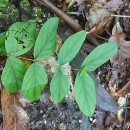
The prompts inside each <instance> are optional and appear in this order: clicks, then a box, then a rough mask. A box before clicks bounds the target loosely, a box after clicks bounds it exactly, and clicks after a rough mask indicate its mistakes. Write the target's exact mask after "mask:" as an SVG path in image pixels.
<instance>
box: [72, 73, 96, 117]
mask: <svg viewBox="0 0 130 130" xmlns="http://www.w3.org/2000/svg"><path fill="white" fill-rule="evenodd" d="M74 96H75V99H76V102H77V104H78V106H79V108H80V110H81V111H82V112H83V114H84V115H85V116H89V117H90V116H92V115H93V113H94V111H95V107H96V91H95V85H94V82H93V80H92V79H91V77H90V76H89V75H88V74H87V73H86V72H84V71H81V72H79V73H78V74H77V76H76V80H75V84H74Z"/></svg>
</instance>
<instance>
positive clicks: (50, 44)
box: [34, 17, 58, 60]
mask: <svg viewBox="0 0 130 130" xmlns="http://www.w3.org/2000/svg"><path fill="white" fill-rule="evenodd" d="M57 27H58V18H57V17H55V18H51V19H49V20H48V21H47V22H46V23H45V24H44V25H43V26H42V28H41V30H40V32H39V35H38V37H37V40H36V43H35V47H34V58H35V59H37V60H44V59H47V58H48V57H50V56H51V55H52V54H53V53H54V51H55V50H56V41H57Z"/></svg>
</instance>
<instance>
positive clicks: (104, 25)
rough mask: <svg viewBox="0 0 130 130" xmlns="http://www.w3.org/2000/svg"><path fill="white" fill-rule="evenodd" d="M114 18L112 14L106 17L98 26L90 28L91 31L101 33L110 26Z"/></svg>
mask: <svg viewBox="0 0 130 130" xmlns="http://www.w3.org/2000/svg"><path fill="white" fill-rule="evenodd" d="M112 19H113V17H111V16H110V17H109V18H107V19H105V20H104V21H102V22H101V23H100V24H99V25H98V26H95V27H94V28H92V29H91V30H90V33H94V34H98V35H101V34H102V33H103V32H104V31H105V29H106V28H107V27H108V26H110V24H111V21H112Z"/></svg>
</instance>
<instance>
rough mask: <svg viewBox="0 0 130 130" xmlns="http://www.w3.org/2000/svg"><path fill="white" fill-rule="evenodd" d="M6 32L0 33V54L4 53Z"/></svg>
mask: <svg viewBox="0 0 130 130" xmlns="http://www.w3.org/2000/svg"><path fill="white" fill-rule="evenodd" d="M5 40H6V32H3V33H1V34H0V54H6V50H5Z"/></svg>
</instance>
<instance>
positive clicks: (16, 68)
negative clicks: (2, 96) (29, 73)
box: [1, 57, 26, 93]
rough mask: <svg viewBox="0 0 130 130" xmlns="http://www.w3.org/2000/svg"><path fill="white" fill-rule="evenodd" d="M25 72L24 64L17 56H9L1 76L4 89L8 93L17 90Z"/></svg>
mask: <svg viewBox="0 0 130 130" xmlns="http://www.w3.org/2000/svg"><path fill="white" fill-rule="evenodd" d="M25 73H26V66H25V64H24V63H23V62H22V61H21V60H19V59H17V58H13V57H9V58H8V59H7V61H6V64H5V67H4V70H3V72H2V76H1V80H2V84H3V86H4V87H5V89H6V90H7V91H8V92H10V93H15V92H17V91H19V90H20V89H21V86H22V81H23V77H24V74H25Z"/></svg>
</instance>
